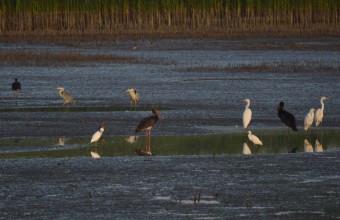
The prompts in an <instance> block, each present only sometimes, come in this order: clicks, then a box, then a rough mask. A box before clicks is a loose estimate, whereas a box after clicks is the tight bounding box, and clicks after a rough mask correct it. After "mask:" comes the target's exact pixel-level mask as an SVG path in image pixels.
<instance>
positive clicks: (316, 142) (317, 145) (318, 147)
mask: <svg viewBox="0 0 340 220" xmlns="http://www.w3.org/2000/svg"><path fill="white" fill-rule="evenodd" d="M314 151H315V152H323V147H322V144H320V142H319V141H318V140H315V147H314Z"/></svg>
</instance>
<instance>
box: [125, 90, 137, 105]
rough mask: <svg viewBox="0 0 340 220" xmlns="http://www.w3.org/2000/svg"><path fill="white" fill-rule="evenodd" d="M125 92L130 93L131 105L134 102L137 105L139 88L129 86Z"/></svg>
mask: <svg viewBox="0 0 340 220" xmlns="http://www.w3.org/2000/svg"><path fill="white" fill-rule="evenodd" d="M125 92H127V93H129V94H130V101H131V106H132V103H134V104H135V106H136V105H137V103H138V100H139V94H138V92H137V90H136V89H135V88H128V89H127V90H126V91H125Z"/></svg>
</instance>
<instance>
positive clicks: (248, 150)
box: [242, 142, 251, 155]
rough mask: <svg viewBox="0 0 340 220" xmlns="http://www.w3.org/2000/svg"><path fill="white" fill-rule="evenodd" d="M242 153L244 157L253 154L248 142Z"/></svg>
mask: <svg viewBox="0 0 340 220" xmlns="http://www.w3.org/2000/svg"><path fill="white" fill-rule="evenodd" d="M242 153H243V154H244V155H250V154H251V151H250V148H249V146H248V144H247V143H246V142H244V143H243V149H242Z"/></svg>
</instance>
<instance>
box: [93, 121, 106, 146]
mask: <svg viewBox="0 0 340 220" xmlns="http://www.w3.org/2000/svg"><path fill="white" fill-rule="evenodd" d="M104 129H105V125H104V124H103V123H101V124H100V126H99V131H96V132H95V133H94V134H93V135H92V138H91V142H90V143H94V142H95V143H96V145H97V141H99V139H100V138H101V136H102V134H103V132H104Z"/></svg>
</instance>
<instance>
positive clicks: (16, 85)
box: [12, 78, 21, 105]
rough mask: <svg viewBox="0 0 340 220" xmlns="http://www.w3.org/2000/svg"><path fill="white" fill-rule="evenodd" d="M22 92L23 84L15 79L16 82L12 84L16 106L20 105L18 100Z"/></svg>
mask: <svg viewBox="0 0 340 220" xmlns="http://www.w3.org/2000/svg"><path fill="white" fill-rule="evenodd" d="M20 90H21V84H20V82H19V81H18V79H17V78H15V80H14V82H13V83H12V91H13V94H14V99H15V105H18V102H17V98H18V95H19V92H20Z"/></svg>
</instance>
